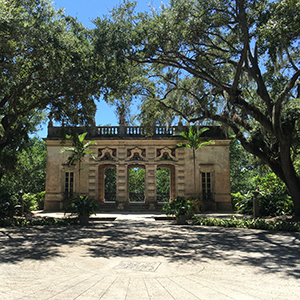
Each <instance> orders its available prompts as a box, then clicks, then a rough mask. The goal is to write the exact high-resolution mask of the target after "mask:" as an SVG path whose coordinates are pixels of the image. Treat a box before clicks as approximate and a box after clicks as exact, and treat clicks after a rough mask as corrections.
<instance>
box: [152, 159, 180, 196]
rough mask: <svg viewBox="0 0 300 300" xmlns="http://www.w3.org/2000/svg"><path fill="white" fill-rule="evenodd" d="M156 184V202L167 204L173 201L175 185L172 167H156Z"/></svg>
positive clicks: (173, 167)
mask: <svg viewBox="0 0 300 300" xmlns="http://www.w3.org/2000/svg"><path fill="white" fill-rule="evenodd" d="M156 182H157V186H156V194H157V202H167V201H169V200H173V199H175V197H176V185H175V166H174V165H169V164H162V165H158V166H157V171H156Z"/></svg>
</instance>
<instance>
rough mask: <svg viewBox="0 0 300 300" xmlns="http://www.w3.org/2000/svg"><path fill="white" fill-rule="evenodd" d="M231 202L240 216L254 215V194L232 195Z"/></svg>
mask: <svg viewBox="0 0 300 300" xmlns="http://www.w3.org/2000/svg"><path fill="white" fill-rule="evenodd" d="M231 202H232V206H233V208H234V210H235V211H236V212H237V213H238V214H244V215H252V214H253V193H252V192H247V193H246V194H244V195H242V194H241V193H239V192H238V193H232V194H231Z"/></svg>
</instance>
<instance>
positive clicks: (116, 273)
mask: <svg viewBox="0 0 300 300" xmlns="http://www.w3.org/2000/svg"><path fill="white" fill-rule="evenodd" d="M39 215H46V213H39ZM50 215H51V216H53V213H52V214H50ZM58 215H60V214H59V213H56V215H55V216H56V217H57V216H58ZM112 216H113V217H112ZM157 216H160V217H161V218H160V220H159V221H157V220H156V221H155V217H157ZM162 217H163V216H162V215H160V214H144V215H141V214H130V213H127V214H126V213H124V214H101V215H97V216H96V217H95V221H93V222H91V224H90V225H89V226H86V227H80V226H69V227H55V226H44V227H42V226H40V227H39V226H36V227H27V228H0V247H1V248H0V299H126V300H127V299H128V300H130V299H139V300H142V299H154V300H157V299H163V300H167V299H180V300H187V299H242V300H243V299H268V300H269V299H299V295H300V251H299V250H300V247H299V246H300V239H299V238H300V234H299V233H280V232H273V231H272V232H271V231H263V230H248V229H236V228H220V227H202V226H201V227H200V226H190V225H186V226H178V225H174V221H170V220H162V219H163V218H162ZM114 218H115V221H112V220H113V219H114Z"/></svg>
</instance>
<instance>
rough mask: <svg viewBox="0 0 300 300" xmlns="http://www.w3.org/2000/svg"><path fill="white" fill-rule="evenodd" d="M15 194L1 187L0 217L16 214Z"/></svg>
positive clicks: (16, 199)
mask: <svg viewBox="0 0 300 300" xmlns="http://www.w3.org/2000/svg"><path fill="white" fill-rule="evenodd" d="M17 204H18V197H17V195H15V194H13V193H12V192H9V191H6V190H4V189H2V190H1V191H0V218H5V217H12V216H13V215H15V214H16V209H17Z"/></svg>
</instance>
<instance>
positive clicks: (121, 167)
mask: <svg viewBox="0 0 300 300" xmlns="http://www.w3.org/2000/svg"><path fill="white" fill-rule="evenodd" d="M118 158H119V161H120V163H119V164H118V165H117V170H116V182H117V187H116V188H117V193H116V202H117V205H118V206H117V208H118V209H124V207H125V205H126V204H127V202H128V199H127V181H128V178H127V164H125V158H126V148H125V147H119V149H118Z"/></svg>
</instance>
